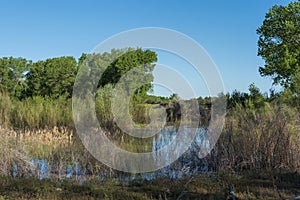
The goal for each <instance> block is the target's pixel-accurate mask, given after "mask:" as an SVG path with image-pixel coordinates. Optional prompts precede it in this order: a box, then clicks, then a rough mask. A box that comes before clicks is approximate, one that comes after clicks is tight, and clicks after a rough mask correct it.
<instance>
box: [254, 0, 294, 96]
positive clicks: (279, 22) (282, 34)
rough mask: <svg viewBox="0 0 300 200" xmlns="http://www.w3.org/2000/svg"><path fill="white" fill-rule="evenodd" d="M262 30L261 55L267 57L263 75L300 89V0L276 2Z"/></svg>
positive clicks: (275, 82) (286, 86)
mask: <svg viewBox="0 0 300 200" xmlns="http://www.w3.org/2000/svg"><path fill="white" fill-rule="evenodd" d="M257 33H258V34H259V40H258V55H259V56H261V57H262V58H263V59H264V60H265V65H264V66H263V67H260V68H259V72H260V74H261V75H262V76H271V77H272V78H273V83H274V84H280V85H282V86H283V87H285V88H289V89H291V90H292V91H293V92H297V90H299V88H298V89H297V87H299V76H300V2H299V1H298V2H292V3H290V4H289V5H287V6H278V5H275V6H273V7H272V8H271V9H270V10H269V12H268V13H267V14H266V16H265V20H264V22H263V25H262V26H261V27H260V28H259V29H257Z"/></svg>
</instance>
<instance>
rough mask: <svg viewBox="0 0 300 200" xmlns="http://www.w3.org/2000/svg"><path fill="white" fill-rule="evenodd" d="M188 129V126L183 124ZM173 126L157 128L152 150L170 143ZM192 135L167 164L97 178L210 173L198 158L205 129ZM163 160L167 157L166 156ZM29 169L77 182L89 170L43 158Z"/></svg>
mask: <svg viewBox="0 0 300 200" xmlns="http://www.w3.org/2000/svg"><path fill="white" fill-rule="evenodd" d="M184 129H186V130H188V129H189V128H188V127H184ZM176 130H177V129H176V127H174V126H168V127H165V129H164V130H161V131H159V132H158V133H157V134H156V135H155V136H154V137H153V141H152V151H153V152H155V151H157V150H158V149H160V148H163V147H165V146H166V145H168V144H170V143H171V142H172V140H174V138H175V137H176V135H177V131H176ZM195 130H196V135H195V138H194V140H193V142H192V144H191V145H190V147H189V149H188V150H187V151H186V152H185V153H184V154H182V155H181V156H180V157H179V159H177V160H176V161H175V162H173V163H172V164H170V165H169V166H167V167H164V168H162V169H159V170H156V171H154V172H149V173H141V174H132V173H124V172H116V173H114V174H113V175H112V174H111V173H110V172H109V171H107V170H106V171H100V172H99V173H98V174H97V175H96V177H97V178H98V179H99V180H105V179H107V178H117V179H118V180H120V182H122V183H124V184H126V183H127V182H129V181H133V180H153V179H156V178H159V177H167V178H170V179H180V178H183V177H184V176H185V175H191V174H197V173H201V172H206V173H211V172H213V169H212V168H210V167H209V166H208V164H207V162H206V159H205V158H204V159H201V158H199V157H198V153H199V148H200V147H201V146H202V148H203V146H204V148H208V147H209V142H208V141H207V140H206V139H205V138H206V137H205V136H206V129H205V128H197V129H195ZM164 159H166V160H167V159H169V157H168V155H166V156H165V157H164ZM30 166H31V168H32V169H31V171H34V174H35V176H36V177H38V178H39V179H45V178H50V179H51V178H53V177H59V178H60V179H70V178H73V179H76V180H78V181H79V182H80V183H83V182H84V180H86V176H89V174H90V172H89V170H88V169H87V168H85V167H84V166H81V165H80V164H79V162H76V161H75V162H73V163H70V164H67V165H65V166H62V167H61V168H62V169H63V170H58V171H57V170H53V169H54V168H55V167H54V166H51V163H50V162H49V161H48V160H46V159H36V158H33V159H32V160H31V165H30ZM18 173H19V170H18V165H17V163H15V164H14V166H13V173H12V175H13V177H17V176H18Z"/></svg>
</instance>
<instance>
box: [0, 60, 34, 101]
mask: <svg viewBox="0 0 300 200" xmlns="http://www.w3.org/2000/svg"><path fill="white" fill-rule="evenodd" d="M30 65H31V61H28V60H26V59H25V58H13V57H9V58H7V57H3V58H1V59H0V90H1V91H2V92H7V93H9V95H10V96H11V97H13V98H19V99H20V98H22V97H23V95H24V91H25V90H26V88H27V85H26V83H25V75H26V73H27V72H28V69H29V68H30Z"/></svg>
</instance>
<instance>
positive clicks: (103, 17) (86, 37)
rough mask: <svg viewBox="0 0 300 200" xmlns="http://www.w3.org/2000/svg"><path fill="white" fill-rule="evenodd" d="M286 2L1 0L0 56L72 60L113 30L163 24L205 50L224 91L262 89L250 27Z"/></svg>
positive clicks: (265, 88) (265, 80) (253, 28)
mask: <svg viewBox="0 0 300 200" xmlns="http://www.w3.org/2000/svg"><path fill="white" fill-rule="evenodd" d="M289 2H291V1H288V0H281V1H279V0H278V1H274V0H267V1H258V0H257V1H249V0H248V1H246V0H228V1H222V0H211V1H202V0H191V1H179V0H151V1H149V0H148V1H141V0H126V1H124V0H114V1H100V0H99V1H96V0H95V1H91V0H86V1H76V0H72V1H58V0H51V1H37V0H36V1H30V0H28V1H25V0H23V1H21V0H20V1H14V0H11V1H9V0H5V1H1V4H0V7H1V12H0V25H1V28H0V31H1V33H0V57H3V56H14V57H25V58H27V59H31V60H34V61H37V60H41V59H45V58H49V57H56V56H64V55H70V56H74V57H76V58H78V57H79V56H80V55H81V53H83V52H86V53H88V52H90V51H91V50H92V49H93V48H94V47H95V46H96V45H97V44H99V43H100V42H102V41H103V40H105V39H107V38H108V37H110V36H112V35H114V34H117V33H119V32H122V31H126V30H128V29H133V28H141V27H164V28H170V29H173V30H176V31H179V32H182V33H184V34H186V35H188V36H190V37H191V38H193V39H194V40H196V41H197V42H198V43H199V44H200V45H202V46H203V47H204V48H205V49H206V51H207V52H208V53H209V54H210V56H211V57H212V59H213V60H214V62H215V63H216V65H217V67H218V69H219V71H220V73H221V76H222V78H223V81H224V85H225V88H226V91H228V92H231V91H233V90H234V89H237V90H239V91H247V90H248V86H249V85H250V84H251V83H252V82H254V83H255V84H256V85H257V86H258V87H259V88H260V89H261V90H262V91H263V92H266V91H268V90H269V89H270V88H271V80H270V78H262V77H260V75H259V73H258V67H259V66H261V65H263V61H262V59H261V58H259V57H257V39H258V36H257V35H256V29H257V28H258V27H259V26H260V25H261V24H262V22H263V19H264V16H265V13H266V12H267V11H268V9H269V8H271V7H272V6H273V5H274V4H280V5H287V4H288V3H289ZM165 58H166V59H165V60H164V58H163V55H161V59H162V60H164V61H166V62H167V60H168V59H167V58H168V56H165ZM178 63H180V62H178ZM166 64H168V63H166ZM170 64H174V61H173V62H172V61H170ZM174 65H176V63H175V64H174ZM176 67H177V69H179V71H180V68H183V67H182V66H180V65H179V64H177V66H176ZM192 81H193V80H192ZM198 94H199V95H205V92H204V93H202V92H201V91H198Z"/></svg>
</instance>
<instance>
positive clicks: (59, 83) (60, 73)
mask: <svg viewBox="0 0 300 200" xmlns="http://www.w3.org/2000/svg"><path fill="white" fill-rule="evenodd" d="M77 66H78V65H77V61H76V60H75V58H74V57H70V56H68V57H59V58H50V59H47V60H46V61H38V62H36V63H34V64H33V65H32V67H31V68H30V70H29V72H28V74H27V76H26V78H27V79H26V81H27V82H28V86H29V88H28V95H29V96H37V95H40V96H51V97H54V98H57V97H58V96H60V95H62V94H66V95H67V96H69V97H70V96H71V95H72V90H73V85H74V82H75V78H76V74H77Z"/></svg>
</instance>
